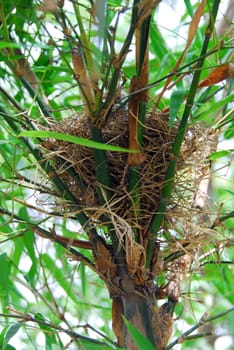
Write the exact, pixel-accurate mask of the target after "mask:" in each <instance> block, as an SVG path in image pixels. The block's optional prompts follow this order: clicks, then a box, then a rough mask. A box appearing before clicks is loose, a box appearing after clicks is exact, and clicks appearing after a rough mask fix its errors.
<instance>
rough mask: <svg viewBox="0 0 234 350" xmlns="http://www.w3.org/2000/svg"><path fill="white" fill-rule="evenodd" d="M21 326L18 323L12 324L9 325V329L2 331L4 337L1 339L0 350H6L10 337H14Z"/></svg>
mask: <svg viewBox="0 0 234 350" xmlns="http://www.w3.org/2000/svg"><path fill="white" fill-rule="evenodd" d="M21 326H22V323H20V322H18V323H13V324H11V325H10V327H7V328H5V330H4V331H5V335H4V338H3V343H2V347H1V350H7V349H8V348H9V347H8V343H9V340H10V339H11V338H12V337H14V335H15V334H16V333H17V332H18V330H19V329H20V327H21Z"/></svg>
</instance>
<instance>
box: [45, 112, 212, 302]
mask: <svg viewBox="0 0 234 350" xmlns="http://www.w3.org/2000/svg"><path fill="white" fill-rule="evenodd" d="M51 129H52V130H54V131H58V132H62V133H66V134H71V135H75V136H79V137H83V138H87V139H91V135H90V129H89V123H88V120H87V118H86V117H85V116H77V117H76V118H68V119H66V120H64V121H62V122H61V123H57V124H52V126H51ZM51 129H50V130H51ZM176 132H177V125H175V126H174V127H173V128H172V130H171V131H170V132H169V131H168V115H166V114H162V113H151V114H149V115H147V118H146V120H145V123H144V137H143V141H142V145H141V151H142V153H143V154H144V159H145V160H144V162H142V164H141V165H139V166H138V168H137V171H138V175H139V176H138V178H139V192H138V193H139V199H140V210H139V212H140V215H138V213H139V212H137V215H135V214H136V213H135V211H134V200H133V198H132V197H133V193H129V189H128V170H129V165H128V163H127V161H128V154H127V153H123V152H109V151H107V160H108V163H109V168H110V172H111V179H112V191H113V195H112V197H111V199H110V200H109V201H108V203H106V205H104V206H102V205H100V203H99V200H98V189H100V188H101V185H100V184H99V183H97V180H96V176H95V162H94V155H93V152H94V151H93V149H91V148H88V147H84V146H79V145H76V144H72V143H68V142H64V141H59V140H55V139H48V140H47V141H46V142H44V144H43V146H44V148H46V156H47V158H48V159H50V160H52V161H53V162H54V163H55V166H56V169H57V172H58V174H59V175H60V177H61V178H62V179H63V181H64V183H65V184H66V186H67V187H68V189H69V190H70V191H71V192H72V194H73V195H74V197H75V198H76V200H77V204H78V205H79V206H80V207H81V208H84V210H85V212H86V215H88V216H89V218H90V221H92V222H93V224H94V225H95V226H96V225H97V224H98V223H99V222H100V223H102V224H103V223H104V222H105V220H110V222H111V226H112V227H114V230H115V233H116V234H117V236H118V238H119V243H120V244H121V245H122V246H123V247H124V249H125V250H126V262H127V266H128V271H129V274H130V275H131V276H133V275H135V276H136V275H137V279H136V280H135V281H136V283H138V284H142V283H144V281H146V280H148V279H149V280H151V277H152V276H153V275H158V274H159V273H160V271H162V270H166V271H170V269H172V270H173V271H174V265H173V261H172V262H171V260H170V259H169V258H168V259H166V260H168V262H167V263H166V264H165V263H164V264H163V265H162V259H161V252H160V251H161V249H160V248H159V247H157V249H156V251H155V254H154V259H153V262H152V266H151V274H149V271H148V270H147V269H146V268H145V243H144V242H145V238H146V241H147V236H148V230H149V225H150V223H151V220H152V217H153V215H154V214H155V212H156V211H157V209H158V206H159V202H160V198H161V191H162V186H163V183H164V179H165V173H166V170H167V167H168V164H169V160H170V158H171V155H172V146H173V142H174V140H175V135H176ZM102 135H103V142H105V143H106V144H111V145H116V146H121V147H125V148H128V135H129V131H128V112H127V111H124V110H122V111H118V112H117V111H116V112H113V113H112V115H111V116H110V118H109V119H108V121H107V123H106V125H105V127H104V128H103V129H102ZM209 135H210V134H209V131H205V130H204V129H203V128H202V129H201V128H200V127H199V126H197V127H196V128H190V129H188V131H187V134H186V136H185V139H184V142H183V146H182V149H181V152H180V155H179V157H178V162H177V173H176V177H175V189H174V192H173V195H172V197H171V199H170V203H168V211H167V213H166V216H165V223H166V222H170V225H169V227H172V228H173V231H174V233H173V236H172V239H171V240H169V241H167V243H166V246H165V247H163V246H162V248H163V252H164V255H165V256H168V257H170V255H171V254H176V253H177V252H178V251H180V250H181V246H182V245H183V242H184V243H185V246H186V249H185V252H186V254H194V252H195V251H196V250H197V249H198V248H199V247H200V248H201V245H203V244H206V242H207V241H209V237H210V234H209V232H208V234H207V225H206V223H204V220H203V219H202V220H201V221H200V220H199V215H198V210H197V209H196V208H194V207H193V201H194V196H195V195H196V192H197V188H198V187H199V183H200V181H201V180H202V179H203V178H204V176H209V172H210V168H209V165H208V164H207V162H206V160H207V156H208V155H209V154H210V152H211V148H212V142H213V137H211V139H210V140H209V139H208V136H209ZM48 150H49V152H48ZM101 190H103V191H105V188H101ZM202 215H203V214H202ZM194 218H196V221H194ZM197 218H198V221H197ZM90 223H91V222H90ZM134 227H137V231H138V233H139V237H140V241H139V243H138V242H136V240H135V238H134ZM176 227H178V228H179V230H180V234H179V236H178V237H177V238H179V239H180V243H179V245H177V240H176V239H175V232H176V231H177V229H176ZM212 239H213V238H212ZM161 245H163V242H161V243H160V246H161ZM200 248H199V249H200ZM108 254H109V252H108ZM102 255H103V254H102ZM108 259H109V255H108V257H107V260H108ZM181 264H182V265H183V264H184V262H183V261H181ZM183 266H184V265H183ZM183 269H184V267H182V268H181V270H182V271H183ZM101 270H103V268H101ZM103 274H104V275H106V276H109V274H110V273H109V270H108V268H107V270H106V273H103V271H102V275H103ZM178 276H179V277H178ZM178 276H177V275H176V277H175V276H174V275H173V276H172V277H171V278H169V280H171V281H172V282H173V283H174V284H175V279H176V280H178V281H180V280H182V279H183V276H184V275H183V273H182V275H181V274H179V275H178ZM181 276H182V277H181ZM177 277H178V278H177ZM137 281H138V282H137ZM178 281H177V282H178ZM173 283H172V285H173V286H174V284H173ZM178 283H179V285H180V284H181V283H182V282H178ZM173 288H174V287H173ZM177 290H178V293H177V294H179V290H180V288H179V287H178V288H177ZM174 297H176V298H177V297H178V295H175V296H174Z"/></svg>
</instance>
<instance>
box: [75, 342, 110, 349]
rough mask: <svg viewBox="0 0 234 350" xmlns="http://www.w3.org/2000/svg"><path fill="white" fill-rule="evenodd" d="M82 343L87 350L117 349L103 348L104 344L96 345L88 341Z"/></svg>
mask: <svg viewBox="0 0 234 350" xmlns="http://www.w3.org/2000/svg"><path fill="white" fill-rule="evenodd" d="M80 343H81V344H82V345H83V347H84V349H85V350H110V349H116V347H112V346H103V345H102V344H95V343H93V342H89V341H87V340H81V341H80ZM83 347H82V348H83Z"/></svg>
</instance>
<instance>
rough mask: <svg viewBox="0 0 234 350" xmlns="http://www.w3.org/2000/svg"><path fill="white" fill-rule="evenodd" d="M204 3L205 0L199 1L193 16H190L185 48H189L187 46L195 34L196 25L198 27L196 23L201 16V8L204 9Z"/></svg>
mask: <svg viewBox="0 0 234 350" xmlns="http://www.w3.org/2000/svg"><path fill="white" fill-rule="evenodd" d="M205 4H206V0H202V2H201V3H200V5H199V6H198V8H197V10H196V12H195V14H194V16H193V18H192V21H191V23H190V26H189V32H188V39H187V44H186V49H188V48H189V46H190V45H191V42H192V40H193V38H194V36H195V34H196V31H197V27H198V24H199V22H200V19H201V16H202V13H203V10H204V7H205Z"/></svg>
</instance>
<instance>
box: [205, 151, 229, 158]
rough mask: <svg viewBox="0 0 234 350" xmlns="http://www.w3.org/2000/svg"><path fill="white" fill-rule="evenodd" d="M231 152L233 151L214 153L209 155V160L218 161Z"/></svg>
mask: <svg viewBox="0 0 234 350" xmlns="http://www.w3.org/2000/svg"><path fill="white" fill-rule="evenodd" d="M231 152H233V150H229V151H226V150H223V151H218V152H214V153H212V154H211V155H210V159H211V160H215V159H219V158H222V157H226V156H228V155H229V154H231Z"/></svg>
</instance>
